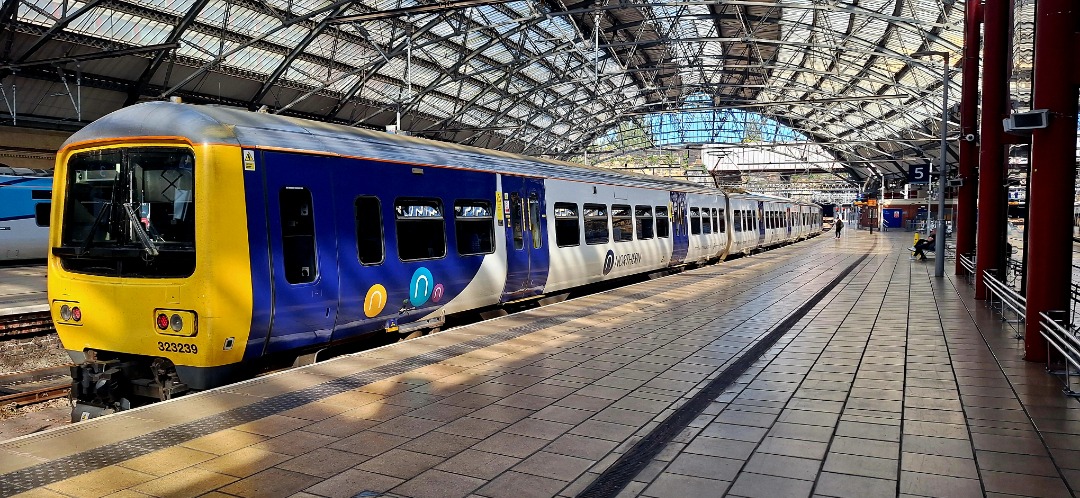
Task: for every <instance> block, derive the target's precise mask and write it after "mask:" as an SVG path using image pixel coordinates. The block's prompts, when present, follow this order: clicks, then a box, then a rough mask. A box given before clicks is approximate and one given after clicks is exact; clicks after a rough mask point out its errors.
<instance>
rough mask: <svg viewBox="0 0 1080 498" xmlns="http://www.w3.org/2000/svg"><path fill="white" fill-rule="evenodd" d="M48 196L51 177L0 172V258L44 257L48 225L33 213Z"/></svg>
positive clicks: (47, 242)
mask: <svg viewBox="0 0 1080 498" xmlns="http://www.w3.org/2000/svg"><path fill="white" fill-rule="evenodd" d="M42 174H44V173H42ZM51 196H52V178H51V177H48V176H9V175H0V260H13V259H38V258H44V257H46V255H47V252H48V251H47V249H48V245H49V227H48V226H40V225H38V224H37V222H36V220H35V217H36V212H37V208H38V205H40V204H44V205H48V204H49V202H50V200H51ZM46 209H47V208H46ZM45 214H46V215H47V214H48V213H47V212H46V213H45Z"/></svg>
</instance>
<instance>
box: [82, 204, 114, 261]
mask: <svg viewBox="0 0 1080 498" xmlns="http://www.w3.org/2000/svg"><path fill="white" fill-rule="evenodd" d="M112 209H113V202H112V201H109V202H108V204H105V205H104V206H101V210H100V211H98V214H97V216H95V217H94V223H93V224H92V225H90V233H88V234H86V239H85V240H83V242H82V244H80V245H81V247H80V249H79V254H86V251H89V250H90V245H91V244H93V243H94V235H97V230H98V227H99V226H101V218H102V217H103V216H105V211H106V210H107V211H109V212H112ZM110 217H111V215H110Z"/></svg>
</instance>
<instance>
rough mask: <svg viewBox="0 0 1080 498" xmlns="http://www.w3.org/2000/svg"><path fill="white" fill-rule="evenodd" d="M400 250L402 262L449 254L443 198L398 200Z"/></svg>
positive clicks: (395, 211)
mask: <svg viewBox="0 0 1080 498" xmlns="http://www.w3.org/2000/svg"><path fill="white" fill-rule="evenodd" d="M394 214H395V216H396V217H397V223H396V227H397V251H398V258H401V260H402V261H416V260H420V259H435V258H441V257H443V256H446V221H445V220H444V219H443V207H442V201H440V200H439V199H431V198H426V199H424V198H414V199H398V200H397V201H395V202H394Z"/></svg>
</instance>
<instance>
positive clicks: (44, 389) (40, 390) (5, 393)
mask: <svg viewBox="0 0 1080 498" xmlns="http://www.w3.org/2000/svg"><path fill="white" fill-rule="evenodd" d="M70 372H71V367H70V366H69V365H64V366H59V367H48V368H40V369H37V370H31V371H27V372H18V373H12V374H3V375H0V406H5V405H9V404H12V403H14V404H15V405H16V406H23V405H30V404H34V403H38V402H41V401H47V400H50V399H56V398H63V397H66V396H67V395H68V391H69V390H70V389H71V376H70Z"/></svg>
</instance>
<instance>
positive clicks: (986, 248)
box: [972, 0, 1012, 299]
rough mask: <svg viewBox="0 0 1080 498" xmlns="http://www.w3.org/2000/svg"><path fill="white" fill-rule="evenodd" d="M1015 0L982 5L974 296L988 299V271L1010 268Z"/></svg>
mask: <svg viewBox="0 0 1080 498" xmlns="http://www.w3.org/2000/svg"><path fill="white" fill-rule="evenodd" d="M972 3H974V2H972ZM1011 11H1012V0H986V3H985V4H984V5H983V30H984V32H983V78H982V128H981V132H980V133H979V139H980V141H981V144H980V147H979V213H978V220H979V221H978V223H979V225H978V230H977V232H976V234H975V244H976V245H975V251H976V252H975V271H976V273H975V299H986V283H985V282H983V271H985V270H990V269H994V270H997V276H998V278H1001V277H1002V275H1004V270H1005V251H1004V248H1005V203H1006V201H1007V200H1008V196H1007V195H1006V193H1005V140H1004V137H1002V135H1004V134H1005V131H1004V129H1003V128H1002V126H1001V120H1002V119H1004V118H1005V117H1007V116H1008V112H1009V107H1008V105H1007V103H1008V98H1009V94H1008V78H1009V69H1008V62H1009V52H1010V46H1011V42H1012V29H1011V26H1010V25H1009V18H1010V12H1011Z"/></svg>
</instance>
